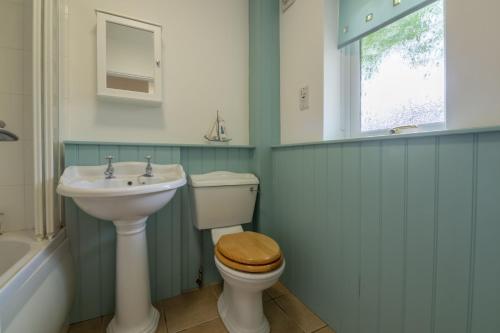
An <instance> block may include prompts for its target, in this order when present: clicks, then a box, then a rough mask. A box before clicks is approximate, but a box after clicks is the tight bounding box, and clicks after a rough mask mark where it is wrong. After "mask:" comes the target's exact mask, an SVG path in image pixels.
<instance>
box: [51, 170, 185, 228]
mask: <svg viewBox="0 0 500 333" xmlns="http://www.w3.org/2000/svg"><path fill="white" fill-rule="evenodd" d="M145 167H146V164H145V163H139V162H122V163H115V164H114V168H115V173H114V175H115V178H112V179H104V175H103V174H104V170H106V166H71V167H68V168H67V169H66V170H65V171H64V174H63V175H62V177H61V179H60V181H59V186H58V187H57V192H58V193H59V194H60V195H63V196H65V197H71V198H73V200H74V201H75V203H76V204H77V205H78V206H79V207H80V208H81V209H82V210H84V211H85V212H86V213H87V214H89V215H92V216H94V217H97V218H99V219H103V220H110V221H115V220H137V219H140V218H144V217H148V216H149V215H151V214H153V213H155V212H157V211H158V210H160V209H161V208H162V207H163V206H164V205H165V204H167V203H168V202H169V201H170V200H171V199H172V197H173V196H174V194H175V192H176V189H177V188H178V187H181V186H183V185H184V184H186V174H185V173H184V170H183V169H182V166H180V165H156V164H153V170H154V176H153V177H144V176H143V174H144V169H145Z"/></svg>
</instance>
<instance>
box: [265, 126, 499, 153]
mask: <svg viewBox="0 0 500 333" xmlns="http://www.w3.org/2000/svg"><path fill="white" fill-rule="evenodd" d="M490 132H500V126H495V127H475V128H465V129H453V130H438V131H428V132H418V133H405V134H392V135H390V134H388V135H374V136H362V137H354V138H348V139H338V140H328V141H317V142H304V143H290V144H281V145H275V146H272V147H271V148H272V149H279V148H289V147H302V146H316V145H328V144H336V143H339V144H340V143H355V142H366V141H387V140H405V139H413V138H425V137H438V136H448V135H460V134H479V133H490Z"/></svg>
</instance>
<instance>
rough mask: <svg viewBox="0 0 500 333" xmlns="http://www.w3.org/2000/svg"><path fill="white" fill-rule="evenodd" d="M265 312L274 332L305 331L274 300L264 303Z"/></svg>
mask: <svg viewBox="0 0 500 333" xmlns="http://www.w3.org/2000/svg"><path fill="white" fill-rule="evenodd" d="M264 314H265V315H266V317H267V320H268V321H269V325H270V326H271V332H272V333H303V332H302V330H301V329H300V327H299V326H298V325H297V324H296V323H295V322H294V321H293V320H290V318H288V317H287V315H286V314H285V313H284V312H283V310H281V309H280V307H279V306H278V305H277V304H276V303H275V302H273V301H270V302H266V303H264Z"/></svg>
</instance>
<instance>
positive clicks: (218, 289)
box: [207, 283, 223, 299]
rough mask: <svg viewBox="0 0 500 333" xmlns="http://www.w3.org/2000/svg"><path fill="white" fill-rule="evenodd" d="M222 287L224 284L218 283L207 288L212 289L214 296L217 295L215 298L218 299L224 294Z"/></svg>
mask: <svg viewBox="0 0 500 333" xmlns="http://www.w3.org/2000/svg"><path fill="white" fill-rule="evenodd" d="M222 286H223V284H222V283H217V284H213V285H211V286H208V287H207V288H210V289H211V290H212V292H213V294H214V295H215V297H216V298H217V299H218V298H219V296H220V294H222Z"/></svg>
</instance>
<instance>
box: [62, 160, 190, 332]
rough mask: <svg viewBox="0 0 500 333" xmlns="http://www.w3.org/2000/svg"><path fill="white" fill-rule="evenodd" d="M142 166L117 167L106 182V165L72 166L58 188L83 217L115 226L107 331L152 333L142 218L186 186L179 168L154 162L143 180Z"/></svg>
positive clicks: (153, 318) (154, 313)
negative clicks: (113, 283)
mask: <svg viewBox="0 0 500 333" xmlns="http://www.w3.org/2000/svg"><path fill="white" fill-rule="evenodd" d="M145 168H146V163H138V162H124V163H116V164H115V165H114V171H115V172H114V178H112V179H105V176H104V171H105V170H106V166H71V167H68V168H67V169H66V170H65V171H64V173H63V175H62V177H61V179H60V181H59V186H58V187H57V192H58V193H59V194H60V195H63V196H65V197H71V198H73V200H74V201H75V203H76V204H77V205H78V206H79V207H80V208H81V209H82V210H84V211H85V212H86V213H88V214H90V215H92V216H94V217H96V218H99V219H103V220H109V221H113V223H114V225H115V227H116V233H117V244H116V310H115V316H114V317H113V320H112V321H111V323H110V324H109V326H108V328H107V332H108V333H114V332H116V333H150V332H155V331H156V327H157V326H158V319H159V313H158V311H157V310H156V309H155V308H154V307H153V306H152V305H151V296H150V289H149V269H148V257H147V255H148V253H147V252H148V251H147V241H146V220H147V218H148V216H149V215H151V214H153V213H155V212H157V211H158V210H160V209H161V208H162V207H163V206H165V205H166V204H167V203H168V202H169V201H170V200H171V199H172V197H173V196H174V194H175V192H176V190H177V188H179V187H181V186H183V185H185V184H186V174H185V173H184V170H183V169H182V166H180V165H155V164H153V174H154V176H153V177H145V176H143V174H144V170H145Z"/></svg>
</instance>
